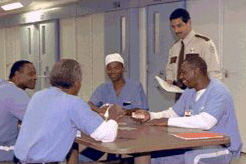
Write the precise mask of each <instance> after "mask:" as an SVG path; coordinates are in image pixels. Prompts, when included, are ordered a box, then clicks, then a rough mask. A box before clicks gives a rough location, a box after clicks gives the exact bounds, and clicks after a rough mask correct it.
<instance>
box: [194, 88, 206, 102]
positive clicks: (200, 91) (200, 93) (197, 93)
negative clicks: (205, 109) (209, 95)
mask: <svg viewBox="0 0 246 164" xmlns="http://www.w3.org/2000/svg"><path fill="white" fill-rule="evenodd" d="M205 91H206V88H205V89H202V90H199V91H197V92H196V101H198V100H199V99H200V98H201V96H202V95H203V94H204V92H205Z"/></svg>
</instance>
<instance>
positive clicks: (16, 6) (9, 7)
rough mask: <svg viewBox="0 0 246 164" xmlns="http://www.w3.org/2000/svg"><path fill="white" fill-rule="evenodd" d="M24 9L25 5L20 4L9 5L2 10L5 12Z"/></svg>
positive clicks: (3, 6)
mask: <svg viewBox="0 0 246 164" xmlns="http://www.w3.org/2000/svg"><path fill="white" fill-rule="evenodd" d="M22 7H23V5H22V4H21V3H20V2H15V3H10V4H7V5H2V6H1V8H2V9H3V10H5V11H8V10H14V9H18V8H22Z"/></svg>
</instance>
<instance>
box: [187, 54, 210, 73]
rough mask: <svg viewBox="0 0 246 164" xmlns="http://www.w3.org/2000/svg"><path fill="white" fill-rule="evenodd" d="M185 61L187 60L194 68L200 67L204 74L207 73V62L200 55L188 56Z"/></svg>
mask: <svg viewBox="0 0 246 164" xmlns="http://www.w3.org/2000/svg"><path fill="white" fill-rule="evenodd" d="M184 62H187V63H188V64H190V65H191V66H192V67H193V68H199V69H200V70H201V73H202V74H203V75H207V64H206V62H205V61H204V60H203V58H201V57H200V56H192V57H187V58H186V59H185V60H184Z"/></svg>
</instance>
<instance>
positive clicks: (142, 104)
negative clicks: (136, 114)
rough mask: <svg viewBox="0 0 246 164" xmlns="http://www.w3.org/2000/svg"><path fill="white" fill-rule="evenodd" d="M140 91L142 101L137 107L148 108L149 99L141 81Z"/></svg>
mask: <svg viewBox="0 0 246 164" xmlns="http://www.w3.org/2000/svg"><path fill="white" fill-rule="evenodd" d="M138 93H139V94H138V96H139V100H140V101H139V106H137V107H136V108H139V109H146V110H148V100H147V97H146V94H145V92H144V90H143V86H142V84H141V83H139V85H138Z"/></svg>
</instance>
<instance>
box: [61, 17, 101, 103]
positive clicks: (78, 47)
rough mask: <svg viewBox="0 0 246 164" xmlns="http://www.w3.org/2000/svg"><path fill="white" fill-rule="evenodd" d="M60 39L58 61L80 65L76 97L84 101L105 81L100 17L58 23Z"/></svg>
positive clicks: (80, 18)
mask: <svg viewBox="0 0 246 164" xmlns="http://www.w3.org/2000/svg"><path fill="white" fill-rule="evenodd" d="M60 38H61V40H60V51H61V58H73V59H76V60H77V61H78V62H79V63H80V64H81V65H82V72H83V73H82V78H83V79H82V87H81V89H80V93H79V95H80V96H81V97H82V98H84V99H85V100H86V101H88V100H89V98H90V96H91V94H92V92H93V91H94V90H95V89H96V87H97V86H99V85H100V84H101V83H102V82H104V80H105V71H104V56H105V54H104V14H93V15H87V16H83V17H78V18H71V19H63V20H61V21H60Z"/></svg>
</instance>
